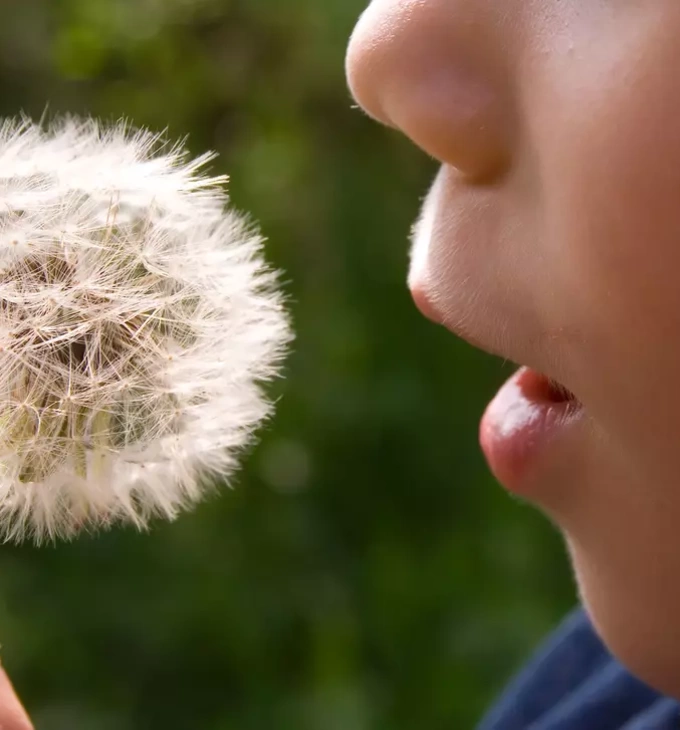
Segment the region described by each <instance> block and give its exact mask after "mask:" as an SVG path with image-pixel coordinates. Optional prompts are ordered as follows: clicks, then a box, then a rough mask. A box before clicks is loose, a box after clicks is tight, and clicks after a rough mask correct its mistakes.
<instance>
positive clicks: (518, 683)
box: [477, 609, 680, 730]
mask: <svg viewBox="0 0 680 730" xmlns="http://www.w3.org/2000/svg"><path fill="white" fill-rule="evenodd" d="M477 730H680V702H678V701H677V700H675V699H672V698H670V697H664V696H663V695H661V694H659V693H658V692H656V691H654V690H653V689H651V688H650V687H649V686H647V685H646V684H644V683H643V682H641V681H640V680H638V679H636V678H635V677H633V676H632V675H631V674H630V673H629V672H628V671H626V669H624V668H623V666H622V665H621V664H619V662H617V661H616V660H615V659H614V658H613V657H612V656H611V654H610V653H609V652H608V651H607V649H606V648H605V646H604V645H603V644H602V642H601V641H600V639H599V638H598V637H597V635H596V634H595V631H594V630H593V627H592V625H591V624H590V621H589V620H588V617H587V615H586V613H585V612H584V611H583V610H582V609H578V610H576V611H574V612H573V613H572V614H570V615H569V616H568V617H567V619H566V620H565V621H564V623H563V624H562V625H561V626H560V627H559V628H558V629H557V630H556V631H555V633H554V634H553V635H552V636H550V637H549V638H548V640H547V641H546V642H545V643H544V644H543V646H541V647H540V648H539V650H538V652H537V653H536V655H535V656H534V657H533V659H531V660H530V662H529V664H528V665H527V666H526V667H525V668H524V669H523V670H522V671H521V672H520V673H519V674H518V676H517V677H516V678H515V679H514V680H513V681H512V682H511V683H510V685H509V686H508V688H507V689H506V690H505V692H504V693H503V694H502V695H501V697H500V698H499V700H498V702H497V703H496V705H495V706H494V707H492V708H491V710H490V712H489V713H488V715H487V716H486V718H485V719H484V720H483V721H482V723H481V724H480V725H479V727H478V729H477Z"/></svg>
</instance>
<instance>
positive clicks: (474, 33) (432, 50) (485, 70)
mask: <svg viewBox="0 0 680 730" xmlns="http://www.w3.org/2000/svg"><path fill="white" fill-rule="evenodd" d="M483 5H485V3H483V2H482V3H480V2H479V0H475V1H474V2H473V1H472V0H373V2H372V3H371V5H370V6H369V7H368V8H367V9H366V10H365V11H364V14H363V15H362V16H361V18H360V20H359V22H358V24H357V26H356V28H355V30H354V33H353V34H352V38H351V40H350V43H349V47H348V51H347V58H346V71H347V81H348V85H349V88H350V91H351V93H352V95H353V96H354V98H355V99H356V101H357V103H358V104H359V105H360V106H361V107H362V108H363V109H364V111H365V112H366V113H367V114H368V115H369V116H371V117H373V118H374V119H376V120H378V121H379V122H382V123H383V124H385V125H387V126H390V127H395V128H397V129H399V130H401V131H402V132H403V133H404V134H405V135H406V136H407V137H409V138H410V139H411V140H412V141H413V142H415V144H417V145H418V146H419V147H420V148H421V149H423V150H424V151H425V152H426V153H428V154H429V155H430V156H432V157H434V158H435V159H437V160H439V161H440V162H442V163H446V164H450V165H452V166H453V167H456V168H458V169H459V170H460V171H461V172H462V173H464V174H465V175H466V176H469V177H471V178H484V177H487V176H489V175H492V174H494V173H497V172H499V171H500V170H502V169H504V168H505V166H506V165H507V163H508V159H509V150H510V140H509V135H510V130H511V124H510V119H509V114H508V105H507V103H506V100H505V98H504V97H505V94H504V85H503V83H502V70H501V67H500V65H499V64H498V63H497V61H498V54H497V53H496V52H494V51H493V46H492V44H490V43H489V42H488V33H486V34H485V29H484V21H483V19H482V18H481V15H482V13H481V12H480V11H479V9H480V8H481V7H482V6H483ZM487 30H488V28H487Z"/></svg>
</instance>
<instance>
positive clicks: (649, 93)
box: [347, 0, 680, 730]
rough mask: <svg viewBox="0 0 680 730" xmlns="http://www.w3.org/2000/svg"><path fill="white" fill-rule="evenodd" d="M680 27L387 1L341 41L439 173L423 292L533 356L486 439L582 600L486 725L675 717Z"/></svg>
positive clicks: (679, 678)
mask: <svg viewBox="0 0 680 730" xmlns="http://www.w3.org/2000/svg"><path fill="white" fill-rule="evenodd" d="M678 37H680V3H678V1H677V0H654V2H651V1H650V0H624V1H619V0H502V2H499V0H373V2H371V4H370V5H369V7H368V8H367V9H366V10H365V12H364V14H363V16H362V17H361V19H360V21H359V23H358V25H357V27H356V29H355V31H354V34H353V36H352V39H351V41H350V45H349V50H348V57H347V72H348V80H349V85H350V88H351V90H352V93H353V95H354V96H355V98H356V99H357V101H358V103H359V104H360V105H361V106H362V107H363V109H364V110H365V111H366V112H367V113H368V114H369V115H370V116H372V117H374V118H375V119H376V120H378V121H380V122H382V123H383V124H386V125H389V126H391V127H396V128H398V129H400V130H401V131H402V132H403V133H404V134H406V135H407V136H408V137H409V138H410V139H411V140H412V141H413V142H415V143H416V144H417V145H419V146H420V147H421V148H422V149H423V150H424V151H425V152H426V153H428V154H430V155H431V156H433V157H435V158H436V159H437V160H439V161H440V162H441V163H442V167H441V170H440V172H439V174H438V176H437V178H436V180H435V182H434V184H433V186H432V188H431V190H430V192H429V195H428V197H427V199H426V201H425V204H424V206H423V210H422V214H421V216H420V219H419V221H418V223H417V224H416V226H415V228H414V232H413V246H412V256H411V270H410V273H409V284H410V287H411V290H412V292H413V296H414V299H415V301H416V303H417V304H418V305H419V307H420V308H421V309H422V310H423V311H424V313H425V314H427V315H428V316H430V317H431V318H433V319H435V320H436V321H438V322H440V323H442V324H444V325H445V326H446V327H448V328H449V329H450V330H451V331H452V332H454V333H455V334H457V335H459V336H462V337H464V338H465V339H467V340H469V341H470V342H471V343H473V344H474V345H476V346H479V347H482V348H484V349H486V350H488V351H490V352H492V353H495V354H498V355H501V356H503V357H504V358H508V359H510V360H512V361H514V362H517V363H520V364H521V365H522V366H523V367H521V368H520V370H519V371H518V372H517V373H516V374H515V375H514V376H513V377H512V378H511V379H510V380H509V381H508V383H507V384H506V385H505V386H504V387H503V388H502V389H501V391H500V392H499V393H498V395H497V396H496V397H495V399H494V400H493V402H492V403H491V404H490V405H489V407H488V408H487V410H486V413H485V414H484V417H483V419H482V423H481V427H480V437H481V445H482V448H483V450H484V453H485V454H486V456H487V459H488V461H489V465H490V467H491V469H492V471H493V472H494V474H495V475H496V476H497V477H498V479H499V480H500V481H501V482H502V483H503V484H504V485H505V486H506V487H507V488H508V489H509V490H511V491H512V492H513V493H514V494H516V495H519V496H521V497H522V498H524V499H526V500H529V501H530V502H532V503H534V504H535V505H536V506H537V507H539V508H540V509H541V510H543V511H544V512H545V513H546V514H547V515H548V517H549V518H550V519H551V520H552V521H553V522H554V523H555V524H556V525H557V526H558V527H559V528H560V529H561V531H562V532H563V534H564V537H565V540H566V543H567V545H568V548H569V553H570V556H571V558H572V561H573V566H574V571H575V575H576V579H577V583H578V587H579V593H580V597H581V599H582V603H583V605H584V607H585V611H586V613H582V612H576V613H575V614H574V615H573V616H572V617H570V618H569V619H568V620H567V622H566V623H565V624H564V626H563V627H562V629H561V630H560V631H559V632H558V634H557V635H556V637H554V638H553V639H552V640H551V641H549V642H548V644H547V645H546V647H545V648H544V649H543V651H542V653H541V654H540V655H539V656H538V657H537V658H535V659H534V661H533V663H532V664H531V665H530V666H529V667H528V668H527V670H526V671H525V672H524V674H523V675H522V676H521V677H520V678H519V679H518V680H517V681H516V682H515V684H514V685H513V686H511V687H510V689H509V690H508V693H507V694H506V696H505V697H504V698H503V699H502V700H501V702H500V704H499V706H498V707H497V708H495V709H494V710H492V712H491V714H490V716H489V717H488V718H487V720H486V722H485V723H483V724H482V727H483V728H485V730H510V729H513V730H514V729H515V728H516V729H517V730H520V729H521V730H526V729H527V728H531V730H549V729H553V730H557V729H558V728H559V729H560V730H567V729H572V728H573V729H574V730H575V729H576V728H578V730H589V729H591V728H592V730H621V729H623V728H625V730H661V729H662V728H663V729H665V728H669V729H670V728H677V727H680V705H678V703H677V702H676V701H675V700H674V699H672V698H673V697H680V579H679V576H680V419H679V415H680V381H679V380H678V377H677V376H678V373H679V372H680V285H679V284H678V270H680V123H679V122H678V119H679V118H680V87H678V83H677V79H676V73H675V69H677V68H680V43H678ZM591 622H592V623H591ZM605 647H606V648H605ZM610 652H611V654H610ZM613 656H615V657H616V658H617V659H614V658H613ZM617 660H618V661H620V662H621V664H618V662H617ZM624 666H625V667H626V668H627V670H624V668H623V667H624ZM628 671H630V672H631V673H630V674H629V673H628ZM652 688H653V689H652ZM664 695H667V696H666V697H664Z"/></svg>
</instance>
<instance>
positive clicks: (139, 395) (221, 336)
mask: <svg viewBox="0 0 680 730" xmlns="http://www.w3.org/2000/svg"><path fill="white" fill-rule="evenodd" d="M212 157H213V156H212V155H210V154H208V155H203V156H202V157H199V158H197V159H194V160H191V159H189V158H188V156H187V154H186V152H185V150H184V148H183V147H182V146H181V145H179V144H178V145H175V146H172V147H170V146H168V145H167V143H165V144H164V143H163V142H162V140H161V138H160V137H159V136H158V135H154V134H152V133H150V132H148V131H133V130H130V129H129V128H128V127H127V126H126V125H125V124H122V123H121V124H119V125H117V126H114V127H111V128H105V127H102V126H101V125H99V124H98V123H97V122H96V121H94V120H78V119H72V118H71V119H66V120H62V121H60V122H58V123H55V124H54V125H52V126H51V127H49V128H47V129H44V128H41V127H39V126H37V125H35V124H33V123H31V122H30V121H27V120H22V121H15V120H11V121H6V122H4V123H2V124H0V535H2V537H4V538H5V539H16V540H19V539H23V538H25V537H31V538H33V539H35V540H36V541H38V542H40V541H42V540H44V539H51V538H55V537H70V536H72V535H73V534H75V533H76V532H77V531H78V530H79V529H81V528H83V527H106V526H109V525H111V524H113V523H114V522H119V521H131V522H133V523H134V524H136V525H138V526H140V527H143V526H145V525H146V524H147V522H148V520H149V519H150V518H151V517H152V516H155V515H160V516H164V517H167V518H170V519H172V518H174V517H175V516H176V515H177V514H178V513H179V512H180V511H181V510H182V509H184V508H186V507H188V506H190V505H191V504H193V503H195V502H196V501H198V500H199V499H200V498H201V496H202V494H203V493H204V492H205V489H206V486H205V485H206V483H207V482H208V481H209V480H210V478H211V477H221V478H227V479H228V478H229V476H231V475H232V474H233V472H234V470H235V469H236V467H237V465H238V457H239V455H240V452H241V450H242V448H243V447H244V446H245V445H246V444H247V443H249V442H250V440H251V438H252V435H253V432H254V430H255V428H256V427H257V426H258V425H259V424H260V423H261V422H262V421H263V419H265V418H266V417H267V416H268V415H269V414H270V411H271V405H270V403H269V402H268V400H267V399H266V397H265V396H264V393H263V389H262V388H263V384H264V383H266V381H268V380H270V379H271V378H273V377H275V376H276V375H278V373H279V368H280V364H281V361H282V358H283V356H284V355H285V351H286V347H287V344H288V342H289V341H290V339H291V332H290V328H289V323H288V318H287V315H286V312H285V309H284V306H283V304H284V302H283V297H282V295H281V294H280V292H279V290H278V288H277V274H276V272H274V271H272V270H271V269H269V268H268V267H267V266H266V264H265V263H264V260H263V257H262V238H261V237H260V235H259V234H258V232H257V231H256V230H255V229H254V228H253V226H252V225H251V224H250V223H249V222H248V221H247V220H246V219H244V217H243V216H242V215H240V214H238V213H236V212H234V211H232V210H231V209H230V208H229V207H228V199H227V196H226V193H225V191H224V183H225V181H226V180H225V178H224V177H209V176H207V175H205V174H204V173H203V172H202V168H203V167H204V165H205V164H206V163H207V162H209V161H210V160H211V159H212Z"/></svg>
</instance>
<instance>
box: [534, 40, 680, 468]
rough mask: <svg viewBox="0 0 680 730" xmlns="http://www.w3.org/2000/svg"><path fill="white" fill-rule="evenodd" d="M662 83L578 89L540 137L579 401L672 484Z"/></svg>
mask: <svg viewBox="0 0 680 730" xmlns="http://www.w3.org/2000/svg"><path fill="white" fill-rule="evenodd" d="M676 55H678V58H677V59H676V62H678V63H680V54H678V53H677V52H676ZM658 75H659V76H663V79H659V80H657V79H656V78H655V77H654V76H653V75H652V74H650V73H647V74H642V76H641V77H640V78H639V79H637V82H636V84H635V85H634V86H633V87H632V88H631V87H626V88H621V84H616V83H615V82H614V80H613V79H611V78H609V77H607V78H605V80H604V81H603V80H600V82H599V83H600V86H599V88H598V89H597V91H598V92H599V93H597V94H596V93H595V90H592V91H591V92H590V93H588V91H587V88H586V90H584V89H583V87H581V88H580V89H579V90H580V92H581V93H580V97H581V102H582V104H581V105H579V104H578V102H577V97H576V96H568V95H567V96H565V97H563V98H562V97H559V96H558V98H557V99H556V100H555V99H553V103H551V104H550V105H549V107H548V111H546V112H545V113H544V117H545V118H544V123H543V124H542V125H541V126H540V129H539V131H538V133H539V134H541V135H543V138H542V140H541V146H540V149H541V151H542V156H541V158H540V167H541V176H542V179H543V190H544V200H543V208H544V221H546V223H545V231H544V233H543V235H542V240H543V241H545V246H546V247H547V250H546V255H547V257H548V260H549V261H550V266H551V267H552V269H553V272H554V278H556V279H559V281H560V282H561V285H562V288H561V290H560V296H561V298H562V307H563V312H562V314H563V316H564V317H565V318H567V319H569V320H570V321H572V322H573V324H574V326H576V327H577V328H578V329H579V330H580V331H582V332H583V333H584V345H583V349H582V350H581V351H580V353H579V355H580V357H579V358H575V360H576V367H577V369H578V370H579V372H578V373H576V374H575V377H576V379H577V381H578V382H579V383H580V386H581V392H580V395H582V397H583V400H584V401H585V402H587V403H588V405H590V406H591V409H592V411H593V415H594V416H595V417H596V419H597V420H598V421H599V422H600V423H601V424H602V425H603V427H604V428H605V430H606V431H608V432H609V433H610V434H611V435H612V437H613V441H614V442H615V443H616V442H618V443H620V444H621V447H622V448H621V452H622V454H623V455H624V456H625V457H626V458H628V457H629V456H630V457H632V462H633V463H632V464H631V465H632V466H633V467H635V466H636V465H637V466H638V467H639V468H640V476H642V475H644V474H647V475H649V471H648V469H650V468H652V469H653V470H655V469H656V468H657V467H659V468H660V472H657V474H660V475H661V474H663V475H665V477H666V478H668V475H669V473H670V472H669V467H672V468H673V469H674V470H675V469H677V467H678V463H679V461H680V454H679V453H678V449H677V434H678V433H680V384H679V382H678V378H677V374H678V373H680V125H678V124H676V123H675V122H674V121H673V120H675V119H676V118H678V116H679V115H680V93H678V92H677V90H676V89H674V88H671V87H672V86H673V84H672V83H671V82H672V81H673V79H668V78H667V76H668V75H667V74H661V73H659V74H658ZM662 81H663V83H662ZM606 83H609V84H610V85H611V88H607V86H606ZM602 84H605V85H604V86H602ZM595 96H597V99H596V98H594V97H595ZM671 99H672V100H673V101H674V107H676V108H673V109H671V108H669V104H670V101H669V100H671ZM605 101H606V103H605ZM589 102H592V103H589ZM560 104H561V105H562V106H560ZM575 109H576V110H577V111H574V110H575ZM671 112H673V113H671ZM548 117H549V118H550V121H551V123H550V124H548V123H546V122H547V118H548ZM645 454H646V455H647V457H646V458H642V459H639V458H638V457H640V456H643V457H644V455H645ZM664 467H665V468H664Z"/></svg>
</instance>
